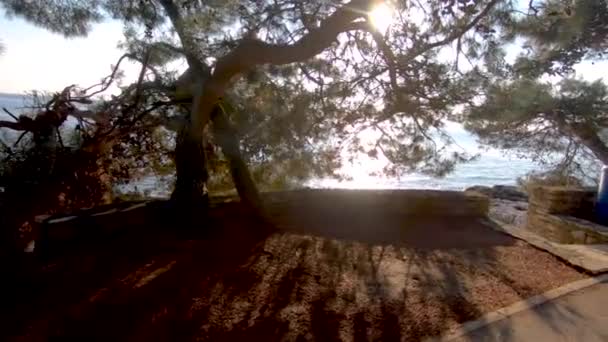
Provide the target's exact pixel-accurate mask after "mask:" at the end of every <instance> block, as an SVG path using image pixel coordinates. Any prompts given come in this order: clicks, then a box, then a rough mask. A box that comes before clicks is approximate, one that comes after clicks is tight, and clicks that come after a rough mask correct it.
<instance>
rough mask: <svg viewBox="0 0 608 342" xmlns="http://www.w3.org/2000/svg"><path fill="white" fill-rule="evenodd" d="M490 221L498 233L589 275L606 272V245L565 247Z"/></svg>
mask: <svg viewBox="0 0 608 342" xmlns="http://www.w3.org/2000/svg"><path fill="white" fill-rule="evenodd" d="M491 221H492V223H493V224H492V227H493V228H495V229H496V230H498V231H501V232H504V233H506V234H509V235H511V236H513V237H515V238H518V239H520V240H524V241H526V242H527V243H529V244H531V245H532V246H534V247H536V248H539V249H542V250H544V251H546V252H549V253H551V254H553V255H555V256H556V257H558V258H560V259H562V260H564V261H565V262H567V263H568V264H571V265H573V266H576V267H580V268H582V269H584V270H585V271H587V272H589V273H591V274H600V273H604V272H608V244H601V245H566V244H560V243H556V242H553V241H550V240H548V239H546V238H544V237H542V236H540V235H538V234H535V233H534V232H532V231H530V230H528V229H526V228H521V227H515V226H512V225H508V224H503V223H499V222H496V221H493V220H491Z"/></svg>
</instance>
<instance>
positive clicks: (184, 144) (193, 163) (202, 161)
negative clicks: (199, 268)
mask: <svg viewBox="0 0 608 342" xmlns="http://www.w3.org/2000/svg"><path fill="white" fill-rule="evenodd" d="M175 169H176V181H175V189H174V190H173V193H172V194H171V202H172V203H173V205H174V206H175V211H176V214H177V215H178V217H179V218H180V219H181V220H185V221H186V222H184V223H189V224H190V225H192V226H195V225H202V224H203V223H204V220H205V211H206V210H207V208H208V205H209V195H208V192H207V179H208V178H209V175H208V173H207V159H206V157H205V150H204V148H203V141H202V140H201V141H198V140H194V139H193V138H192V135H191V134H190V130H189V127H185V128H184V129H182V131H180V133H179V134H178V135H177V141H176V146H175Z"/></svg>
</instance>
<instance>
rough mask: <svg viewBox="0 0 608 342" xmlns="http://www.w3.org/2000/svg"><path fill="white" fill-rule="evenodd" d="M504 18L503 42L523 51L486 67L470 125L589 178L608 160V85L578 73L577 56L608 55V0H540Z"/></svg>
mask: <svg viewBox="0 0 608 342" xmlns="http://www.w3.org/2000/svg"><path fill="white" fill-rule="evenodd" d="M522 13H523V14H522ZM499 23H500V32H501V36H500V37H499V39H498V44H499V45H505V44H513V43H514V42H516V41H517V42H518V44H517V45H511V48H513V49H514V48H517V47H519V48H520V49H521V50H520V54H519V55H518V56H517V57H516V58H515V60H514V61H513V62H512V63H511V64H509V63H507V61H506V60H504V58H502V60H501V61H500V63H497V64H495V65H497V66H498V67H488V68H487V69H486V70H484V73H483V78H484V79H485V80H484V82H482V83H481V86H480V87H479V91H480V94H479V96H478V97H477V99H476V101H475V102H474V103H471V104H470V105H469V106H468V107H467V110H466V113H465V116H464V121H465V124H466V127H467V128H468V129H470V130H471V131H473V132H474V133H476V134H478V136H479V138H480V140H481V142H483V143H485V144H489V145H491V146H495V147H498V148H504V149H510V150H514V151H516V152H517V153H519V155H521V156H522V157H524V156H525V157H532V158H533V159H534V160H536V161H539V162H542V163H545V164H549V165H551V166H552V167H553V170H552V172H554V173H555V174H559V175H562V176H563V177H566V178H567V177H569V176H572V175H576V176H577V177H584V176H585V173H587V172H586V171H587V170H589V165H590V164H593V163H596V164H597V162H596V160H598V159H599V160H600V161H601V162H602V163H607V162H608V147H607V145H606V143H605V141H606V140H603V135H604V134H603V132H604V130H605V129H606V128H607V126H606V124H607V121H606V120H607V119H608V116H607V115H608V96H607V95H608V88H607V87H606V84H605V83H603V81H602V80H597V81H594V82H588V81H585V80H582V79H579V78H576V77H575V75H573V66H575V65H576V64H577V63H579V62H581V61H584V60H588V59H592V60H599V59H602V58H604V53H605V51H606V48H608V45H607V41H606V38H605V37H606V33H607V32H608V4H607V3H606V1H603V0H600V1H595V0H581V1H575V2H572V1H562V0H545V1H533V2H530V7H529V8H528V9H527V10H526V11H525V12H522V11H514V12H511V13H509V14H507V13H505V19H504V20H502V21H499ZM516 38H517V40H516ZM486 52H489V50H488V51H486ZM550 77H551V78H550ZM593 169H595V168H593Z"/></svg>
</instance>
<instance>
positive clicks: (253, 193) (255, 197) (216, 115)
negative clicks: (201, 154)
mask: <svg viewBox="0 0 608 342" xmlns="http://www.w3.org/2000/svg"><path fill="white" fill-rule="evenodd" d="M211 119H212V120H213V121H212V122H213V134H214V137H215V140H216V142H217V143H218V145H220V147H221V149H222V152H223V153H224V155H225V156H226V158H227V159H228V162H229V163H230V174H231V175H232V181H233V182H234V186H235V187H236V190H237V192H238V194H239V197H240V198H241V202H242V203H244V204H245V205H247V206H249V207H250V208H252V209H254V210H255V211H257V212H259V213H262V210H263V203H262V200H261V198H260V193H259V192H258V189H257V187H256V185H255V182H254V181H253V178H252V177H251V173H250V172H249V168H248V167H247V164H246V163H245V161H244V160H243V156H242V155H241V149H240V146H239V141H238V139H237V136H236V132H235V131H234V129H233V128H232V126H231V125H230V122H229V121H228V118H226V116H225V115H224V113H223V112H222V110H221V109H219V108H218V107H216V108H215V109H214V111H213V115H212V118H211Z"/></svg>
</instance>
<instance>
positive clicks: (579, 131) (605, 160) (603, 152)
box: [571, 124, 608, 165]
mask: <svg viewBox="0 0 608 342" xmlns="http://www.w3.org/2000/svg"><path fill="white" fill-rule="evenodd" d="M571 127H572V131H573V133H574V134H575V136H577V137H578V138H579V139H580V140H581V142H582V143H583V144H584V145H585V146H587V148H589V150H591V152H593V154H594V155H595V156H596V157H597V159H599V160H600V161H601V162H602V164H604V165H608V146H606V144H605V143H604V142H603V141H602V139H600V137H599V136H598V135H597V132H596V131H595V130H594V129H593V127H591V126H590V125H588V124H573V125H572V126H571Z"/></svg>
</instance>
